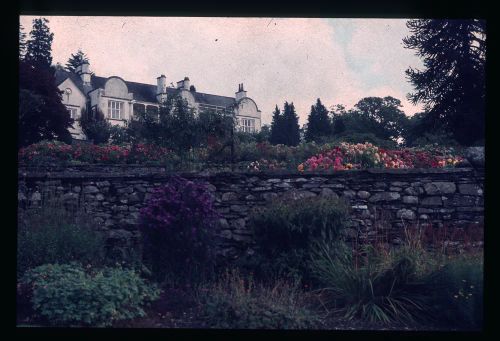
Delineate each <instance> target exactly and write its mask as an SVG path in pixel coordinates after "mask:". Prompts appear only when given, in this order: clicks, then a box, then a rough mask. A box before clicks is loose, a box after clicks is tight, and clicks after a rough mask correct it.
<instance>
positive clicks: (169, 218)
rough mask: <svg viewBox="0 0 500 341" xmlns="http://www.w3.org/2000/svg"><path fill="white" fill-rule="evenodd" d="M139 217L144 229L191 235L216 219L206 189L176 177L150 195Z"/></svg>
mask: <svg viewBox="0 0 500 341" xmlns="http://www.w3.org/2000/svg"><path fill="white" fill-rule="evenodd" d="M140 214H141V221H142V222H143V225H144V226H145V227H146V228H151V229H158V230H163V231H168V230H174V229H177V228H179V227H181V228H188V229H190V230H191V232H192V234H196V231H197V230H199V229H205V228H209V227H210V226H211V223H212V222H213V221H214V220H215V218H217V217H218V213H217V212H216V211H215V209H214V207H213V197H212V195H211V194H210V192H208V190H207V188H206V186H204V185H203V184H198V183H195V182H193V181H189V180H186V179H184V178H181V177H177V176H175V177H172V179H171V180H170V181H169V182H168V183H167V184H166V185H164V186H162V187H159V188H157V189H156V190H155V191H154V192H153V193H152V196H151V198H150V199H149V200H148V202H147V204H146V207H144V208H143V209H141V211H140Z"/></svg>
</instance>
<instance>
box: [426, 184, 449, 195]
mask: <svg viewBox="0 0 500 341" xmlns="http://www.w3.org/2000/svg"><path fill="white" fill-rule="evenodd" d="M424 190H425V192H426V193H427V194H428V195H437V194H452V193H455V191H456V190H457V186H456V185H455V184H454V183H453V182H445V181H439V182H431V183H427V184H425V185H424Z"/></svg>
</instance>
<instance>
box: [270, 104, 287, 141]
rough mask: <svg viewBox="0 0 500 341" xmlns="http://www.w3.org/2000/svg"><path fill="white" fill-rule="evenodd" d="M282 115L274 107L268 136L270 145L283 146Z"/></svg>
mask: <svg viewBox="0 0 500 341" xmlns="http://www.w3.org/2000/svg"><path fill="white" fill-rule="evenodd" d="M282 121H283V115H282V114H281V111H280V109H279V108H278V106H277V105H276V108H275V109H274V112H273V121H272V122H271V134H270V136H269V142H270V143H272V144H283V141H284V140H285V136H284V135H285V132H284V131H283V128H282V127H283V123H282Z"/></svg>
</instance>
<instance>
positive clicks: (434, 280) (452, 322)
mask: <svg viewBox="0 0 500 341" xmlns="http://www.w3.org/2000/svg"><path fill="white" fill-rule="evenodd" d="M425 283H426V286H427V289H428V291H427V293H428V295H429V296H430V297H429V298H428V304H429V306H430V308H429V313H430V314H431V316H433V319H434V320H436V321H440V322H444V323H446V324H448V325H449V326H451V327H455V328H460V329H464V328H465V329H482V327H483V309H484V308H483V302H484V298H483V262H482V257H481V258H478V257H470V256H462V257H460V258H458V259H455V260H452V261H450V262H448V263H447V264H446V265H445V266H443V267H442V268H441V269H439V270H438V271H436V272H433V273H432V274H430V275H429V276H428V277H427V278H426V280H425Z"/></svg>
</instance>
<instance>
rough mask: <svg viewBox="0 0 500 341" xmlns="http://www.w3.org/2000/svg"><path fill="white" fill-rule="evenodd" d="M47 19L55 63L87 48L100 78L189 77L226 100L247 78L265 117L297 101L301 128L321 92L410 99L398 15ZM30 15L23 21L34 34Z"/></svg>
mask: <svg viewBox="0 0 500 341" xmlns="http://www.w3.org/2000/svg"><path fill="white" fill-rule="evenodd" d="M47 18H48V19H49V20H50V23H49V26H50V29H51V31H52V32H54V42H53V46H52V48H53V57H54V63H56V62H60V63H62V64H65V63H66V61H67V59H68V58H69V56H70V55H71V53H74V52H76V51H77V50H78V48H81V49H82V50H83V51H84V52H85V53H86V54H87V55H88V56H89V58H90V63H91V69H92V70H93V71H94V72H95V73H96V74H97V75H100V76H112V75H118V76H121V77H122V78H124V79H126V80H130V81H136V82H144V83H150V84H155V83H156V77H158V76H159V75H160V74H165V75H166V76H167V83H170V82H173V83H174V84H175V82H176V81H178V80H180V79H183V78H184V77H185V76H189V78H190V80H191V83H192V84H194V85H195V86H196V88H197V90H198V91H200V92H206V93H213V94H220V95H225V96H234V92H235V91H236V90H237V84H239V83H242V82H243V83H244V85H245V90H247V91H248V96H250V97H252V98H253V99H254V100H255V101H256V102H257V104H258V106H259V109H260V110H261V111H262V120H263V123H270V122H271V116H272V111H273V109H274V106H275V105H276V104H278V106H280V107H282V106H283V103H284V102H285V101H288V102H294V104H295V107H296V109H297V112H298V114H299V116H300V123H301V124H303V123H305V122H306V119H307V115H308V113H309V110H310V106H311V105H312V104H314V102H315V101H316V98H318V97H319V98H321V100H322V102H323V103H325V104H326V105H327V106H331V105H333V104H337V103H343V104H345V105H347V106H352V105H354V104H355V103H356V102H357V101H358V100H359V99H361V98H362V97H366V96H369V95H370V94H375V93H376V94H380V96H385V95H389V93H383V91H391V93H394V94H395V95H394V97H397V98H399V99H401V100H402V101H403V99H404V95H405V92H406V91H407V89H408V85H407V84H404V83H405V82H406V81H405V80H404V70H403V69H404V68H405V67H406V66H405V65H406V63H407V60H408V58H409V57H408V54H407V51H405V53H406V54H405V53H402V52H401V53H400V52H398V51H399V50H398V49H402V47H398V46H397V44H398V43H397V42H393V40H394V41H398V40H399V41H400V40H401V38H402V37H403V36H404V32H402V27H403V26H404V21H403V20H391V21H390V22H391V23H390V29H387V28H386V27H385V26H384V25H382V24H381V23H380V22H370V21H369V20H365V19H358V20H355V21H354V24H352V22H351V26H352V27H353V28H354V29H353V30H349V32H348V35H347V34H346V32H347V31H346V29H343V26H339V25H342V23H346V21H345V19H343V20H344V21H342V20H340V21H338V22H337V21H336V20H333V21H332V20H326V19H312V18H175V17H171V18H166V17H165V18H153V17H47ZM32 19H33V17H28V16H22V17H21V23H22V24H23V26H24V27H25V29H26V30H27V31H29V30H30V28H31V20H32ZM391 27H392V28H391ZM388 50H389V51H388ZM391 50H392V51H391ZM400 59H404V60H400ZM401 72H403V73H401ZM374 77H375V79H377V77H378V78H381V79H385V80H386V81H385V82H382V83H380V82H374V81H373V79H374ZM396 95H397V96H396ZM405 108H406V107H405Z"/></svg>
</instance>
